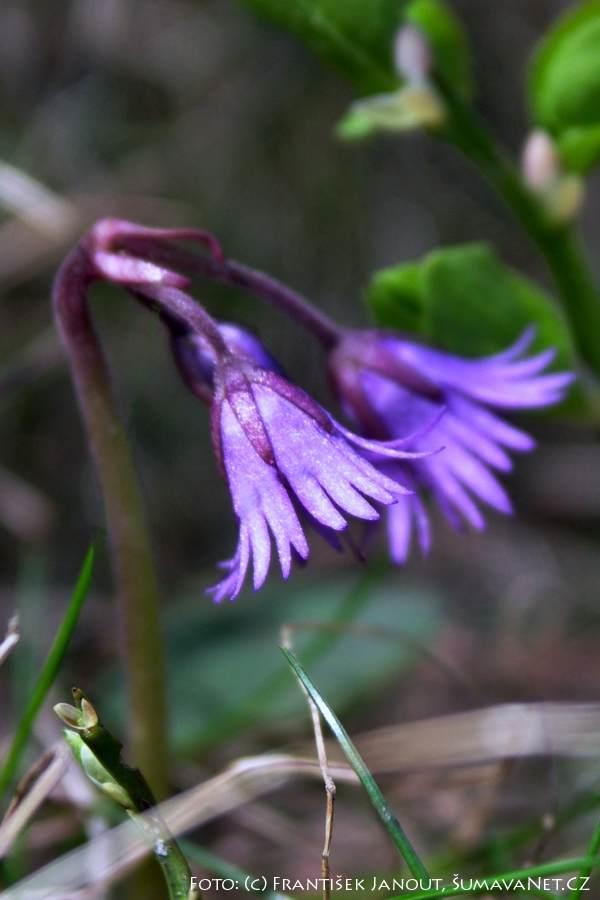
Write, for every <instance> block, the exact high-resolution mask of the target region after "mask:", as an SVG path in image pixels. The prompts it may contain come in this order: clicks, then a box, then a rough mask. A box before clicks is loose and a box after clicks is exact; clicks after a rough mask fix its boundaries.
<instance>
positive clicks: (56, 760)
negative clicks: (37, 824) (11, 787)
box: [0, 742, 71, 859]
mask: <svg viewBox="0 0 600 900" xmlns="http://www.w3.org/2000/svg"><path fill="white" fill-rule="evenodd" d="M70 761H71V754H70V752H69V749H68V747H67V746H66V745H65V744H63V743H62V742H60V743H58V744H57V745H56V746H55V747H52V748H51V749H50V750H49V751H48V752H47V753H44V755H43V756H42V757H40V759H39V760H37V762H36V763H34V765H33V766H32V767H31V768H30V769H29V771H28V772H27V773H26V774H25V776H24V777H23V778H22V779H21V782H20V783H19V785H18V786H17V790H16V792H15V796H14V797H13V799H12V801H11V803H10V806H9V807H8V809H7V811H6V815H5V816H4V819H3V821H2V824H1V825H0V859H2V858H3V857H5V856H6V855H7V853H8V852H9V851H10V849H11V847H12V845H13V843H14V841H15V840H16V838H17V837H18V836H19V834H21V832H22V831H23V829H24V828H25V827H26V825H27V823H28V822H30V821H31V819H32V818H33V816H34V815H35V813H36V812H37V810H38V809H39V808H40V806H41V805H42V803H43V802H44V801H45V800H46V798H47V797H48V795H49V794H50V793H51V792H52V791H53V790H54V788H55V787H56V785H57V784H58V782H59V781H60V779H61V778H62V777H63V775H64V774H65V772H66V770H67V768H68V766H69V764H70Z"/></svg>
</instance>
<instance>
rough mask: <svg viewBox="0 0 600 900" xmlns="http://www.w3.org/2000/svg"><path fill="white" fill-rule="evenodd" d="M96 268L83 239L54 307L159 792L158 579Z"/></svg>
mask: <svg viewBox="0 0 600 900" xmlns="http://www.w3.org/2000/svg"><path fill="white" fill-rule="evenodd" d="M92 273H93V267H92V266H91V264H90V260H89V258H88V255H87V252H86V250H85V246H84V245H81V246H79V247H77V248H76V249H75V250H73V251H72V252H71V254H70V255H69V256H68V257H67V259H66V260H65V262H64V263H63V265H62V267H61V269H60V270H59V272H58V275H57V277H56V281H55V285H54V308H55V314H56V318H57V323H58V327H59V329H60V333H61V336H62V338H63V341H64V344H65V347H66V350H67V353H68V357H69V362H70V366H71V374H72V378H73V381H74V384H75V387H76V391H77V396H78V400H79V406H80V410H81V415H82V417H83V420H84V423H85V428H86V431H87V437H88V441H89V444H90V447H91V451H92V454H93V457H94V462H95V465H96V470H97V474H98V478H99V481H100V486H101V489H102V494H103V497H104V505H105V510H106V520H107V526H108V531H109V535H110V542H111V546H112V554H113V566H114V573H115V579H116V582H117V588H118V595H119V612H120V618H121V622H122V636H123V641H122V646H123V660H124V666H125V669H126V673H127V680H128V690H129V699H128V705H127V706H128V722H129V728H130V732H129V738H130V744H131V752H132V757H133V758H134V760H135V763H136V765H137V766H139V768H140V769H141V770H142V771H143V772H144V774H145V776H146V778H147V780H148V782H149V784H150V786H151V788H152V791H153V792H154V794H155V795H156V796H157V797H159V799H160V798H162V797H164V796H165V795H166V791H167V746H166V739H167V724H166V702H165V687H164V685H165V678H164V665H163V648H162V640H161V634H160V627H159V602H158V585H157V579H156V575H155V571H154V563H153V560H152V553H151V550H150V541H149V537H148V531H147V528H146V523H145V518H144V511H143V504H142V499H141V496H140V491H139V488H138V482H137V477H136V473H135V469H134V466H133V461H132V457H131V452H130V449H129V445H128V442H127V437H126V434H125V430H124V427H123V424H122V422H121V420H120V417H119V414H118V411H117V407H116V402H115V398H114V395H113V391H112V387H111V382H110V376H109V372H108V367H107V364H106V361H105V359H104V355H103V353H102V349H101V347H100V344H99V342H98V338H97V337H96V334H95V331H94V328H93V325H92V322H91V319H90V315H89V310H88V306H87V288H88V287H89V284H90V282H91V281H92V280H93V274H92Z"/></svg>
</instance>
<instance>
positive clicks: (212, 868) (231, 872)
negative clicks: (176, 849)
mask: <svg viewBox="0 0 600 900" xmlns="http://www.w3.org/2000/svg"><path fill="white" fill-rule="evenodd" d="M179 846H180V847H181V849H182V850H183V852H184V853H185V855H186V857H187V858H188V859H190V860H191V861H192V862H195V863H197V864H198V865H199V866H202V868H203V869H205V870H206V871H207V872H210V873H211V874H213V875H218V876H219V878H227V879H230V880H231V881H234V882H236V884H239V890H243V891H246V892H247V893H248V894H260V895H261V897H264V898H265V900H291V898H290V897H289V896H288V895H287V894H280V893H278V892H277V891H269V890H267V889H266V888H264V889H263V887H262V886H263V885H264V884H266V881H267V879H266V878H265V876H264V875H251V874H250V873H249V872H245V871H244V870H243V869H240V867H239V866H236V865H234V864H233V863H230V862H227V860H225V859H222V858H221V857H220V856H217V855H216V854H215V853H211V851H210V850H205V849H204V847H199V846H198V844H194V843H193V842H192V841H186V840H180V841H179ZM258 883H260V885H261V887H260V888H254V887H253V886H252V885H253V884H258Z"/></svg>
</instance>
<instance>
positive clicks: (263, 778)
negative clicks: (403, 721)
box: [0, 754, 358, 900]
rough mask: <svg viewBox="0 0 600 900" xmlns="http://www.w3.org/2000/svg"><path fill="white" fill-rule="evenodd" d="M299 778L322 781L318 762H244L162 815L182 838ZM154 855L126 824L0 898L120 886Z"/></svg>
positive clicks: (344, 770)
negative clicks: (119, 881)
mask: <svg viewBox="0 0 600 900" xmlns="http://www.w3.org/2000/svg"><path fill="white" fill-rule="evenodd" d="M331 773H332V776H333V777H334V778H335V779H336V780H337V781H345V782H349V783H351V784H357V783H358V780H357V778H356V776H355V775H354V772H352V770H351V769H350V768H349V767H347V766H332V767H331ZM294 777H304V778H311V779H315V778H317V779H319V778H321V770H320V767H319V764H318V762H316V761H315V760H312V759H303V758H299V757H292V756H285V755H283V754H281V755H280V754H265V755H264V756H256V757H248V758H246V759H239V760H237V761H236V762H235V763H234V764H233V765H232V766H230V767H229V768H228V769H226V770H225V771H224V772H222V773H221V774H220V775H217V776H215V777H214V778H211V779H209V780H208V781H206V782H203V783H202V784H200V785H198V786H197V787H194V788H191V789H190V790H189V791H186V792H185V793H183V794H180V795H179V796H177V797H174V798H173V799H172V800H167V801H166V802H165V803H162V804H161V805H160V807H159V810H160V813H161V816H162V817H163V818H164V820H165V822H166V824H167V826H168V828H169V830H170V831H171V832H172V833H173V834H174V835H179V834H182V833H183V832H185V831H188V830H190V829H192V828H195V827H197V826H199V825H202V824H204V823H206V822H209V821H210V820H212V819H214V818H216V817H217V816H220V815H223V814H224V813H227V812H229V811H230V810H232V809H235V808H237V807H238V806H241V805H242V804H244V803H248V802H249V801H250V800H252V799H254V798H255V797H258V796H260V795H261V794H264V793H267V792H268V791H272V790H275V789H276V788H278V787H280V786H281V785H283V784H285V783H286V782H287V781H289V780H290V779H291V778H294ZM148 852H149V851H148V847H147V844H146V842H145V841H144V839H143V838H142V837H141V836H140V833H139V829H138V828H137V827H136V826H135V825H133V824H132V823H131V822H124V823H123V824H122V825H119V826H118V827H117V828H113V829H111V830H110V831H108V832H106V833H104V834H102V835H100V836H99V837H97V838H95V839H94V840H93V841H91V842H89V843H88V844H86V845H85V846H83V847H81V848H79V849H77V850H73V851H71V852H70V853H67V854H65V855H64V856H62V857H60V858H59V859H57V860H55V861H54V862H52V863H50V864H49V865H47V866H45V867H44V868H43V869H41V870H40V871H39V872H36V873H35V874H34V875H31V876H29V877H28V878H25V879H23V880H22V881H21V882H19V884H17V885H14V886H13V887H11V888H9V889H8V890H7V891H4V892H3V893H2V894H0V897H1V898H2V900H32V898H33V897H35V898H36V900H55V898H56V897H57V896H60V897H63V896H66V895H67V893H69V892H72V891H77V890H82V889H84V888H87V887H91V886H92V885H94V884H100V883H103V884H107V883H109V882H111V881H115V880H116V879H117V878H119V877H121V876H122V875H123V874H124V873H125V872H127V871H128V870H129V869H130V868H131V867H132V866H133V865H134V864H135V863H136V862H138V861H139V860H140V859H141V858H142V857H143V856H145V855H147V853H148ZM91 859H95V860H101V859H103V860H107V861H108V862H107V864H106V865H105V867H104V868H98V867H97V868H96V869H95V870H94V871H93V875H92V874H91V871H90V870H91V866H90V860H91Z"/></svg>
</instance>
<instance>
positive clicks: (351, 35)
mask: <svg viewBox="0 0 600 900" xmlns="http://www.w3.org/2000/svg"><path fill="white" fill-rule="evenodd" d="M242 2H243V3H244V4H245V5H246V6H249V7H250V9H252V10H254V12H256V13H258V14H259V15H260V16H262V17H263V18H265V19H267V20H269V21H270V22H273V23H274V24H275V25H278V26H279V27H281V28H284V29H285V30H286V31H289V32H291V33H292V34H294V35H296V37H298V38H300V40H302V41H303V42H304V43H305V44H307V45H308V46H309V47H310V48H311V49H312V50H313V51H314V52H316V53H317V54H318V55H319V56H320V57H321V58H322V59H323V60H325V61H326V62H328V63H331V64H333V65H334V66H336V67H337V68H338V69H340V70H341V71H342V72H343V73H344V74H345V75H346V76H348V77H349V78H350V79H351V80H352V81H353V82H354V83H355V84H356V85H357V87H358V88H359V89H360V90H361V91H364V92H365V93H369V92H375V91H386V90H392V89H393V88H394V86H396V85H397V84H398V78H397V76H396V75H395V73H394V68H393V63H392V44H393V37H394V33H395V31H396V28H397V27H398V25H399V24H400V20H401V13H402V7H403V5H404V2H405V0H368V2H365V0H242Z"/></svg>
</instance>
